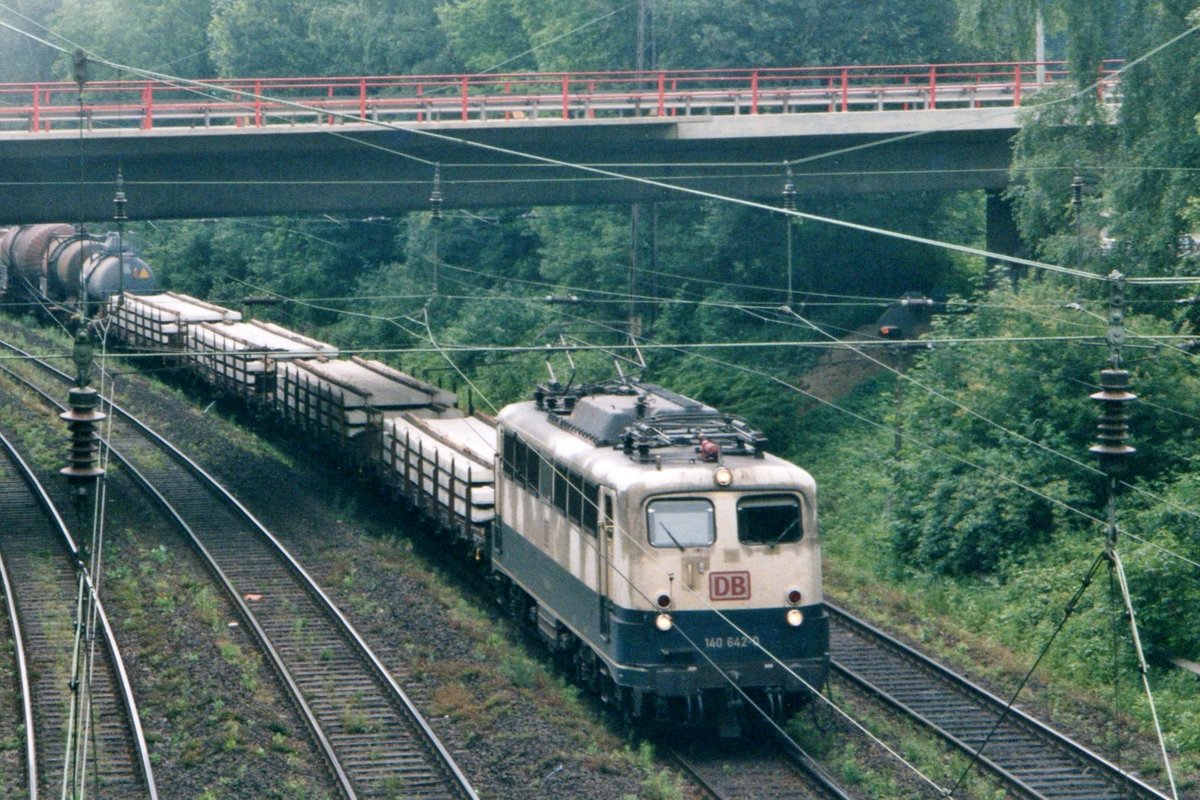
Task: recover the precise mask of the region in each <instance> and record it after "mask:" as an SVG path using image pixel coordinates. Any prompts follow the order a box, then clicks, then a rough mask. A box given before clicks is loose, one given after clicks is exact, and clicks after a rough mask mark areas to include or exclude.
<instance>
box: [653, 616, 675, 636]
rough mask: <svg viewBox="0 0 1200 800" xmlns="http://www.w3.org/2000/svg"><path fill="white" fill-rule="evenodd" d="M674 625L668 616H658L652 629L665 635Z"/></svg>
mask: <svg viewBox="0 0 1200 800" xmlns="http://www.w3.org/2000/svg"><path fill="white" fill-rule="evenodd" d="M674 624H675V623H673V622H672V621H671V615H670V614H659V615H658V616H657V617H655V618H654V627H656V628H658V629H659V630H660V631H662V632H663V633H666V632H667V631H669V630H671V627H672V626H673V625H674Z"/></svg>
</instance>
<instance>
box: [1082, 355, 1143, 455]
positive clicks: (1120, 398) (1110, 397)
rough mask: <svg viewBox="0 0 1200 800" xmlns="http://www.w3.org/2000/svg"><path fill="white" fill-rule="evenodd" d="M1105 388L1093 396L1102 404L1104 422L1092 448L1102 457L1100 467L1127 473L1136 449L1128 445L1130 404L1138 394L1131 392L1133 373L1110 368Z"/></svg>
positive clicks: (1102, 380)
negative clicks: (1130, 459) (1130, 376)
mask: <svg viewBox="0 0 1200 800" xmlns="http://www.w3.org/2000/svg"><path fill="white" fill-rule="evenodd" d="M1100 386H1101V390H1100V391H1098V392H1096V393H1095V394H1093V395H1091V398H1092V399H1093V400H1097V401H1099V403H1100V424H1099V425H1098V426H1097V434H1096V442H1097V443H1096V444H1095V445H1093V446H1092V447H1091V451H1092V452H1093V453H1095V454H1096V456H1097V457H1098V458H1099V459H1100V469H1102V470H1103V471H1104V472H1105V474H1107V475H1109V476H1110V477H1119V476H1121V475H1123V474H1124V473H1125V470H1126V469H1127V466H1128V461H1129V456H1131V455H1133V454H1134V453H1136V452H1137V450H1136V448H1134V447H1131V446H1130V445H1128V444H1126V440H1128V439H1129V411H1128V408H1127V406H1126V404H1127V403H1129V402H1130V401H1132V400H1136V399H1137V395H1136V394H1133V393H1131V392H1129V391H1128V389H1129V372H1128V371H1127V370H1123V369H1106V370H1102V371H1101V372H1100Z"/></svg>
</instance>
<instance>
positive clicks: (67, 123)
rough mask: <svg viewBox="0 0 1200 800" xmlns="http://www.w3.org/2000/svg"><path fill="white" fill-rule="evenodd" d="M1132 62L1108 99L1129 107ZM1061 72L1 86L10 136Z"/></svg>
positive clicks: (577, 113) (501, 115) (1008, 66)
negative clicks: (1124, 90)
mask: <svg viewBox="0 0 1200 800" xmlns="http://www.w3.org/2000/svg"><path fill="white" fill-rule="evenodd" d="M1119 65H1120V62H1117V61H1108V62H1105V63H1104V65H1103V66H1102V68H1101V70H1100V75H1099V76H1098V77H1099V84H1098V88H1097V93H1098V98H1099V100H1100V101H1101V102H1116V101H1117V99H1118V91H1119V84H1118V81H1117V77H1116V74H1115V73H1116V70H1117V68H1118V67H1119ZM1066 78H1067V71H1066V67H1065V65H1064V64H1062V63H1061V62H1047V63H1044V64H1036V63H1030V62H1006V63H977V64H912V65H891V66H843V67H795V68H771V69H741V70H658V71H647V72H580V73H576V72H562V73H508V74H496V75H491V74H488V75H423V76H386V77H345V78H258V79H223V80H213V81H206V82H205V83H206V84H207V85H208V86H211V87H214V88H212V89H196V88H193V89H188V88H185V87H181V86H180V85H178V84H174V83H167V82H158V81H107V82H106V81H97V82H93V83H89V84H87V85H86V86H85V87H84V91H83V93H82V97H81V96H80V93H79V90H78V87H77V86H76V85H75V84H74V83H69V82H62V83H37V84H0V132H2V131H42V132H48V131H55V130H60V131H61V130H78V129H79V127H80V125H81V123H82V124H83V125H84V126H85V127H86V128H88V129H89V130H91V129H100V128H131V127H133V128H141V129H143V130H151V129H156V128H164V127H172V128H178V127H193V128H199V127H211V126H217V125H235V126H253V127H263V126H267V125H278V124H285V125H289V124H290V125H295V124H328V125H332V124H346V123H351V124H352V123H355V122H368V121H390V122H399V123H405V124H411V123H424V122H448V121H471V120H477V121H478V120H483V121H489V120H490V121H500V120H532V119H547V118H552V119H562V120H572V119H595V118H617V117H658V118H662V117H677V116H696V115H731V114H732V115H739V114H751V115H753V114H791V113H811V112H826V113H828V112H833V113H839V112H843V113H848V112H854V111H866V110H872V111H882V110H907V111H919V110H928V109H946V108H985V107H1016V106H1020V105H1021V103H1022V102H1023V101H1024V100H1025V99H1026V98H1028V97H1030V96H1031V95H1033V94H1036V93H1037V92H1039V91H1041V90H1042V89H1044V88H1045V87H1046V86H1048V85H1052V84H1055V83H1059V82H1062V81H1064V80H1065V79H1066Z"/></svg>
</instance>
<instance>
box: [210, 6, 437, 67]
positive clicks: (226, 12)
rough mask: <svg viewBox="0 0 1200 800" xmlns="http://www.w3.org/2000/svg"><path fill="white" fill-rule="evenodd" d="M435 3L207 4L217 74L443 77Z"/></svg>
mask: <svg viewBox="0 0 1200 800" xmlns="http://www.w3.org/2000/svg"><path fill="white" fill-rule="evenodd" d="M435 5H436V3H435V0H412V2H405V3H394V2H390V0H348V1H347V2H341V3H336V4H331V3H326V2H322V1H321V0H213V15H212V23H211V26H210V29H209V33H210V36H211V38H212V43H213V60H214V61H215V63H216V64H217V66H218V68H219V69H220V72H221V74H222V75H225V76H231V77H237V76H260V75H261V76H277V75H290V76H301V75H368V74H411V73H420V72H431V71H441V70H443V69H445V68H447V67H448V66H449V65H448V64H447V62H446V61H445V60H444V56H443V54H444V50H445V39H444V37H443V36H442V33H441V30H440V28H439V27H438V20H437V16H436V15H435V13H434V7H435Z"/></svg>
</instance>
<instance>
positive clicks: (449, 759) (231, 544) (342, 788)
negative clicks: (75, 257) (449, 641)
mask: <svg viewBox="0 0 1200 800" xmlns="http://www.w3.org/2000/svg"><path fill="white" fill-rule="evenodd" d="M4 346H5V347H7V348H9V349H11V350H13V351H14V352H16V353H18V354H20V355H22V356H23V357H25V358H26V359H27V360H28V361H30V362H32V363H33V364H34V365H35V366H37V367H38V368H40V369H42V370H43V371H45V372H47V373H49V374H50V375H52V376H54V377H55V378H56V379H58V380H60V381H64V382H68V383H69V382H70V380H71V379H70V376H68V375H67V374H66V373H64V372H62V371H61V370H59V369H57V368H55V367H53V366H52V365H50V364H48V363H46V362H45V361H42V360H40V359H38V358H35V357H33V356H31V355H29V354H28V353H25V352H24V351H21V350H19V349H18V348H16V347H14V346H13V345H8V344H5V345H4ZM18 380H22V381H23V382H24V383H25V384H26V385H28V386H29V387H30V388H32V389H33V390H34V391H37V392H39V393H40V394H42V395H43V397H45V399H46V400H47V401H49V402H50V403H52V404H55V405H58V406H59V407H62V406H61V404H59V403H57V401H55V400H54V399H53V398H52V397H51V396H49V395H48V394H46V393H45V392H44V391H43V390H42V389H40V388H38V387H36V386H34V385H33V384H32V383H31V382H29V381H28V380H25V379H21V378H18ZM104 408H105V410H106V411H107V412H108V413H110V414H114V415H116V416H117V418H118V419H119V420H120V421H121V422H122V425H121V426H120V427H119V428H116V429H114V432H113V434H112V436H113V439H114V441H113V442H110V452H111V453H112V455H113V457H114V458H116V459H117V460H118V461H119V462H120V463H121V464H122V465H123V466H124V468H125V469H126V470H128V471H129V473H130V475H131V476H132V477H133V478H134V480H135V481H137V482H138V483H140V484H141V485H142V486H143V487H144V488H145V489H146V491H147V492H148V494H149V495H150V496H151V498H152V499H153V500H154V501H155V502H156V503H157V504H158V505H159V506H160V507H161V508H162V509H163V510H164V511H165V512H166V513H167V514H168V516H170V517H171V518H172V519H173V520H174V521H175V522H176V524H177V525H178V526H179V527H180V529H181V530H182V531H183V532H184V533H185V534H186V536H187V537H188V538H189V540H190V542H191V545H192V547H193V549H194V550H195V551H196V552H197V553H198V554H199V555H200V556H201V558H203V559H204V560H205V561H206V562H207V563H208V565H209V568H210V570H211V571H212V572H213V574H214V575H215V576H216V578H217V579H218V581H219V582H220V583H221V584H223V585H224V587H225V589H226V591H227V593H228V595H229V597H230V599H231V600H232V601H233V602H234V604H235V605H236V606H237V607H238V609H239V611H240V612H241V615H242V617H243V618H244V619H245V620H246V621H247V622H248V624H249V626H250V629H251V631H252V633H253V634H254V635H255V637H256V638H257V639H258V641H259V643H260V644H261V645H262V647H263V649H264V651H265V653H266V655H267V657H268V659H269V661H270V662H271V663H272V665H273V667H274V669H275V671H276V673H277V674H278V675H279V677H280V679H281V681H282V682H283V684H284V685H285V687H286V688H287V690H288V691H289V693H290V695H291V698H292V700H293V702H294V703H295V704H296V706H297V709H298V710H299V711H300V713H301V716H302V717H303V718H304V720H305V723H306V724H307V726H308V728H309V730H310V732H311V733H312V735H313V737H314V739H315V741H316V744H317V746H318V748H319V749H320V750H321V752H322V753H323V755H324V756H325V759H326V762H327V765H328V767H329V769H330V772H331V776H332V777H333V779H334V781H335V782H336V784H337V785H338V789H339V793H340V794H341V796H342V797H345V798H347V800H356V798H358V797H365V796H367V795H370V794H372V793H373V792H375V791H376V790H377V789H378V785H379V784H380V783H381V782H382V783H386V782H387V779H388V778H389V777H392V774H397V775H398V774H399V773H400V772H401V771H403V772H404V779H406V780H410V781H413V782H414V783H419V782H420V781H427V782H428V781H430V780H437V782H438V783H439V784H440V786H441V787H442V791H441V794H440V795H439V796H443V797H447V798H455V799H456V800H476V798H477V795H476V793H475V790H474V789H473V788H472V786H471V784H470V782H469V780H468V779H467V777H466V775H465V774H464V773H463V772H462V770H461V768H460V767H459V766H458V764H457V763H456V762H455V760H454V758H453V756H452V755H451V754H450V752H449V750H448V749H447V748H446V747H445V745H444V744H443V743H442V742H441V740H440V739H439V738H438V736H437V734H436V733H435V732H434V731H433V729H432V728H431V727H430V726H429V723H428V722H427V721H426V720H425V718H424V717H423V716H422V715H421V713H420V712H419V711H418V709H417V708H416V706H415V705H414V704H413V703H412V701H411V700H410V698H409V697H408V695H407V694H406V693H405V692H404V690H403V689H402V688H401V687H400V685H399V683H397V682H396V680H395V678H393V677H392V675H391V673H390V671H389V670H388V669H387V667H386V665H384V663H383V661H382V660H381V659H380V658H379V657H378V656H377V655H376V654H375V653H374V651H373V650H372V649H371V647H370V646H369V645H368V644H367V642H366V641H365V640H364V639H363V638H362V637H361V636H360V635H359V633H358V632H357V631H356V630H355V629H354V627H353V626H352V624H351V623H350V621H349V619H348V618H346V616H345V615H344V614H343V613H342V612H341V610H340V609H339V608H338V607H337V606H336V605H335V604H334V603H333V601H332V600H331V599H330V598H329V597H328V595H326V594H325V592H324V591H322V590H321V588H320V587H319V586H318V585H317V583H316V581H315V580H314V579H313V578H312V577H311V576H310V575H309V574H308V572H307V571H305V569H304V568H303V566H301V565H300V563H299V562H298V561H296V560H295V559H294V558H293V557H292V556H291V554H290V553H288V551H287V550H286V549H285V548H284V546H283V545H282V544H281V543H280V542H279V541H278V539H276V538H275V536H274V535H272V534H271V532H270V531H268V530H267V529H266V528H265V527H264V526H263V525H262V524H261V523H260V522H259V521H258V520H257V518H255V517H254V516H253V514H251V513H250V511H249V510H248V509H247V508H245V507H244V506H243V505H242V504H241V503H240V502H238V500H237V499H236V498H234V497H233V495H231V494H230V493H229V492H228V491H227V490H226V489H225V488H224V487H223V486H222V485H221V484H220V483H219V482H218V481H217V480H216V479H215V478H214V477H212V476H211V475H210V474H209V473H207V472H206V471H205V470H204V469H203V468H201V467H200V466H199V465H198V464H196V462H194V461H193V460H191V459H190V458H188V456H187V455H185V454H184V453H182V452H180V451H179V450H178V449H177V448H175V447H174V446H173V445H172V444H171V443H170V442H168V441H167V440H166V439H164V438H163V437H162V436H160V435H159V434H158V433H157V432H155V431H154V430H152V429H151V428H149V427H148V426H147V425H145V424H144V423H143V422H141V421H140V420H138V419H137V418H136V417H134V416H133V415H132V414H130V413H129V412H128V411H126V410H125V409H123V408H121V407H120V406H119V405H116V404H114V403H112V402H111V401H109V400H107V399H106V400H105V401H104ZM125 426H128V427H129V428H130V429H131V430H129V431H127V432H122V430H121V428H124V427H125ZM135 439H137V440H141V442H142V443H145V444H147V445H148V446H149V447H150V448H152V449H153V450H154V451H155V453H156V454H164V455H166V456H167V458H166V459H165V460H164V459H154V458H152V459H150V461H151V462H152V463H153V462H157V461H165V462H167V463H166V464H158V465H157V466H154V467H152V468H151V470H148V471H155V472H156V474H155V476H153V477H152V476H150V475H148V474H145V473H144V472H143V470H142V469H139V467H138V465H137V464H136V463H135V461H134V459H133V458H132V457H131V453H130V452H128V451H127V450H126V446H129V445H134V440H135ZM116 440H120V441H121V442H122V445H123V446H122V447H116V446H115V444H116ZM128 449H129V450H133V449H135V447H129V448H128ZM164 466H165V467H166V469H164ZM166 472H181V473H183V474H185V475H186V476H187V477H188V478H191V479H192V480H194V481H195V482H196V483H197V484H198V488H199V490H200V492H201V494H204V495H208V500H207V501H205V510H206V511H207V512H212V511H214V510H215V509H216V508H217V507H224V509H225V511H226V512H227V513H228V514H229V515H231V516H229V517H227V518H226V521H228V522H234V521H236V522H237V523H238V525H239V527H241V528H242V530H241V531H239V535H235V536H232V537H227V536H225V535H223V534H224V533H226V532H227V529H225V528H223V526H222V524H215V525H214V524H212V520H211V519H209V525H210V527H211V528H213V530H208V531H201V530H199V529H198V528H197V515H196V514H194V513H193V514H190V515H185V514H183V513H181V510H180V509H179V508H177V507H176V505H175V504H173V503H172V502H171V501H169V500H168V499H167V497H166V496H165V495H164V494H163V493H162V492H161V491H159V489H158V488H157V485H158V483H160V482H162V481H163V478H164V474H163V473H166ZM168 482H170V481H168ZM176 489H178V485H176ZM214 499H215V500H216V504H215V505H214V504H213V503H212V502H211V501H212V500H214ZM193 511H194V509H193ZM185 516H191V518H192V521H191V522H189V520H188V519H185ZM204 516H205V517H210V518H211V517H215V516H216V515H215V514H213V513H206V514H204ZM216 531H220V532H219V533H217V532H216ZM253 544H261V545H263V546H264V549H265V551H266V553H267V558H268V559H270V560H273V561H276V562H277V563H278V564H279V565H280V566H281V568H282V569H283V570H284V571H285V572H286V573H288V574H290V575H291V576H293V577H294V579H295V581H296V585H295V588H296V590H297V595H296V599H298V598H299V597H308V598H310V599H311V601H312V602H313V603H314V604H315V605H316V606H318V607H319V608H320V609H321V611H322V613H323V614H325V615H326V616H327V618H328V619H329V620H330V621H331V622H332V623H333V625H334V627H335V628H336V631H335V633H336V635H338V636H340V637H343V639H344V641H345V643H346V644H347V645H348V646H349V647H350V648H351V650H352V651H353V653H352V654H353V655H354V656H357V657H358V658H360V659H361V660H362V663H363V666H364V667H365V668H366V670H367V672H368V673H369V674H370V675H371V676H372V677H373V679H374V680H375V681H377V682H378V684H379V686H380V687H381V689H382V694H381V696H382V697H383V698H384V700H385V702H388V703H390V704H392V706H393V708H394V709H395V712H396V713H397V715H398V716H399V717H400V718H401V719H402V721H403V722H402V724H403V725H404V726H406V727H407V728H408V730H409V735H410V736H412V737H413V738H412V740H413V741H419V742H420V743H421V745H423V746H424V747H425V748H426V754H427V760H426V761H425V762H424V764H423V765H421V764H419V761H420V759H419V758H417V757H414V756H415V754H414V753H411V752H410V753H408V754H407V755H406V756H405V759H404V764H403V770H399V769H394V770H393V773H392V774H389V773H387V772H385V771H384V770H382V769H381V766H382V765H381V763H380V761H379V757H380V756H381V755H391V756H393V758H394V756H395V754H392V753H390V752H385V751H387V747H386V746H384V745H382V744H379V743H377V742H374V740H372V741H373V742H374V743H372V744H370V745H368V746H355V745H353V744H352V743H349V742H347V741H345V740H346V739H347V738H352V737H346V736H344V735H343V736H341V737H340V739H341V740H342V741H340V743H335V741H334V739H335V738H337V737H335V735H333V734H332V733H331V732H330V730H329V728H330V727H331V725H330V721H329V717H330V713H329V712H328V709H325V710H324V713H323V712H322V710H321V709H318V708H317V705H318V703H317V700H318V699H319V698H314V697H313V696H312V692H311V688H312V687H311V686H310V687H309V689H310V691H306V690H305V689H304V687H302V686H301V682H302V679H301V678H300V677H298V676H297V674H296V671H295V666H296V658H295V654H294V653H288V652H286V651H287V649H288V648H287V647H286V646H285V645H277V644H276V639H277V638H278V637H277V636H272V635H271V633H269V632H268V630H267V627H268V626H269V625H270V624H271V621H270V620H267V619H266V618H265V617H266V615H265V613H264V612H263V611H261V610H260V611H258V612H257V613H256V612H254V611H252V610H251V609H250V607H249V606H248V604H247V600H246V599H245V597H244V596H243V595H244V592H243V591H241V590H239V589H238V587H236V586H235V579H234V577H233V575H232V570H233V569H234V568H236V567H237V565H238V564H239V563H240V564H242V565H249V564H251V563H252V562H253V561H254V560H255V558H256V557H255V556H251V555H250V554H249V553H248V551H247V550H246V546H248V545H253ZM239 548H240V549H239ZM276 591H277V592H282V591H284V587H282V585H281V584H278V583H276ZM296 607H299V603H297V604H296ZM297 613H299V612H296V611H295V609H294V608H293V609H290V610H289V612H288V618H289V620H291V621H293V622H294V619H297V618H299V617H298V616H297ZM275 621H276V622H277V620H275ZM276 627H278V626H276ZM343 669H344V668H343ZM323 676H324V678H325V679H329V680H332V681H333V682H334V683H335V684H336V686H337V687H341V688H344V686H345V684H346V683H347V682H348V681H347V679H346V677H345V676H344V675H340V676H337V677H336V678H335V671H334V670H333V669H332V668H330V667H326V668H325V669H324V671H323ZM310 677H311V676H310ZM349 680H350V682H353V684H354V685H353V687H351V688H353V690H354V691H353V694H354V696H356V697H358V698H360V699H361V698H363V697H366V696H367V695H369V694H371V693H369V692H367V691H366V690H365V689H364V688H363V687H364V684H363V681H362V679H361V677H360V676H358V675H351V676H350V679H349ZM322 687H323V689H328V682H327V681H322ZM330 691H331V692H332V690H330ZM376 710H377V709H376ZM379 719H382V717H379V718H378V719H377V720H376V721H379ZM391 734H392V736H393V737H394V739H395V740H396V741H393V742H391V743H390V744H393V745H396V744H399V745H403V744H405V742H403V741H400V740H401V739H402V738H404V737H403V736H400V735H398V734H399V732H398V731H397V730H395V729H393V730H392V731H391ZM396 766H397V764H396V763H393V764H392V767H396ZM423 768H425V769H430V770H432V772H435V773H440V774H439V775H438V777H437V778H436V779H431V778H430V777H428V774H427V773H425V772H422V769H423Z"/></svg>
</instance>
